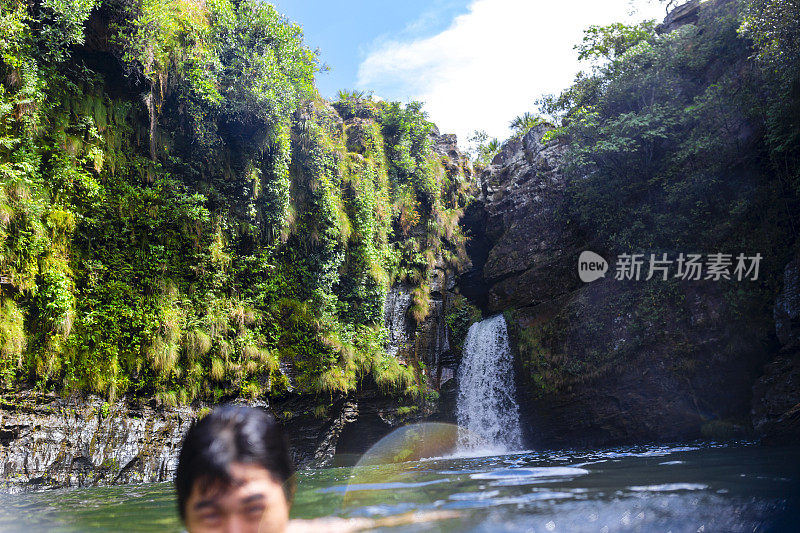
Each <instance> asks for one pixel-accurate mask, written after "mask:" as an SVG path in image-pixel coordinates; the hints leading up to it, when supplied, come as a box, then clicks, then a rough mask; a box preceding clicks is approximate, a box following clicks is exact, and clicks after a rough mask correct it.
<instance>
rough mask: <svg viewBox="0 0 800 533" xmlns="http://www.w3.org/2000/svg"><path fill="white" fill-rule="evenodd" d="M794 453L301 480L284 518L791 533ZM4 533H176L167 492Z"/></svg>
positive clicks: (384, 469)
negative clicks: (424, 515) (436, 516)
mask: <svg viewBox="0 0 800 533" xmlns="http://www.w3.org/2000/svg"><path fill="white" fill-rule="evenodd" d="M798 465H800V449H799V448H761V447H758V446H744V445H735V446H716V445H708V444H697V445H687V446H637V447H625V448H613V449H604V450H594V451H552V452H526V453H520V454H509V455H501V456H487V457H473V458H458V459H453V458H450V459H428V460H423V461H413V462H407V463H400V464H392V465H374V466H364V467H357V468H355V469H353V468H329V469H319V470H306V471H302V472H301V473H300V474H299V476H298V492H297V497H296V500H295V505H294V507H293V510H292V515H293V516H294V517H297V518H316V517H321V516H327V515H336V516H342V517H351V516H357V517H374V518H377V517H384V516H392V515H397V514H402V513H406V512H409V511H423V510H452V511H455V512H456V513H458V516H457V517H456V518H453V519H450V520H447V521H443V522H437V523H431V524H424V525H414V526H404V527H396V528H391V529H388V528H383V529H381V530H380V531H392V532H393V533H397V532H411V531H442V532H449V531H470V532H487V533H488V532H492V533H495V532H499V533H502V532H523V531H525V532H529V531H537V532H538V531H542V532H549V531H570V532H573V531H577V532H580V531H599V532H606V531H609V532H610V531H673V532H676V533H677V532H679V531H687V532H688V531H691V532H696V531H706V532H708V531H795V529H793V527H794V526H795V522H796V520H795V518H797V515H796V513H795V512H794V510H795V508H794V507H793V500H792V499H793V498H794V497H796V495H797V492H796V489H797V481H798V478H797V471H796V468H797V466H798ZM0 530H2V531H25V532H26V533H32V532H35V531H95V532H106V531H108V532H110V531H121V530H122V531H176V532H177V531H180V530H181V527H180V524H179V522H178V520H177V518H176V512H175V504H174V496H173V493H172V487H171V485H169V484H147V485H133V486H125V487H106V488H82V489H61V490H53V491H46V492H37V493H27V494H12V495H2V496H0Z"/></svg>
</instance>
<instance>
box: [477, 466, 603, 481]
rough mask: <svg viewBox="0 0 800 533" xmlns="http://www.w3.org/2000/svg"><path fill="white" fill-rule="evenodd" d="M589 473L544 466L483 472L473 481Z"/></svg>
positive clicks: (573, 468)
mask: <svg viewBox="0 0 800 533" xmlns="http://www.w3.org/2000/svg"><path fill="white" fill-rule="evenodd" d="M588 473H589V471H588V470H586V469H585V468H575V467H571V466H542V467H538V468H501V469H499V470H492V471H491V472H481V473H479V474H472V475H471V476H470V477H471V478H472V479H487V480H498V481H506V480H531V481H533V480H537V479H543V478H565V477H575V476H583V475H585V474H588Z"/></svg>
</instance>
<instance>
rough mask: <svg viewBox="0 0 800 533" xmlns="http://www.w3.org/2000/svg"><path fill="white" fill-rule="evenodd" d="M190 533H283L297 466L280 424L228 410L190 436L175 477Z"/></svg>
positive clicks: (256, 413)
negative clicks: (234, 532)
mask: <svg viewBox="0 0 800 533" xmlns="http://www.w3.org/2000/svg"><path fill="white" fill-rule="evenodd" d="M175 489H176V491H177V493H178V510H179V512H180V515H181V519H183V523H184V525H185V526H186V529H187V531H188V532H189V533H201V532H221V531H226V532H233V531H237V532H259V533H282V532H284V531H285V530H286V526H287V524H288V521H289V507H290V505H291V501H292V497H293V496H294V489H295V485H294V465H293V464H292V460H291V458H290V457H289V445H288V443H287V441H286V438H285V437H284V435H283V432H282V431H281V429H280V427H279V426H278V424H277V422H275V419H274V418H273V417H272V416H271V415H270V414H268V413H267V412H266V411H264V410H262V409H256V408H252V407H243V406H233V405H226V406H221V407H218V408H216V409H214V410H213V411H212V412H211V413H210V414H208V415H207V416H206V417H205V418H203V419H202V420H200V421H199V422H197V423H196V424H194V425H193V426H192V427H191V429H189V431H188V432H187V433H186V438H185V439H184V442H183V446H182V447H181V451H180V455H179V456H178V468H177V471H176V473H175Z"/></svg>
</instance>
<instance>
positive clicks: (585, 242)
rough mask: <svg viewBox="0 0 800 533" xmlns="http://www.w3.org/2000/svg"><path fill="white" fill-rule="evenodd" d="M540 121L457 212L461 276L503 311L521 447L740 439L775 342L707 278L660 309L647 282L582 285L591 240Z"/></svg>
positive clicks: (471, 293)
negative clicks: (730, 315) (729, 314)
mask: <svg viewBox="0 0 800 533" xmlns="http://www.w3.org/2000/svg"><path fill="white" fill-rule="evenodd" d="M548 129H549V126H547V125H541V126H537V127H536V128H534V129H532V130H531V131H530V132H528V133H527V134H526V135H525V136H523V137H521V138H520V139H515V140H511V141H509V142H508V143H506V144H505V145H504V146H503V147H502V148H501V151H500V152H499V153H498V154H497V156H496V157H495V158H494V160H493V161H492V163H491V165H489V166H488V167H487V168H486V169H485V170H484V171H483V172H482V174H481V175H480V177H479V180H480V189H481V190H480V193H479V195H478V198H477V200H476V201H475V202H474V203H473V204H472V206H471V207H470V209H469V211H468V213H467V214H466V216H465V218H464V224H465V225H466V227H467V229H468V230H469V233H470V236H471V242H470V246H469V253H470V257H471V258H472V268H471V269H470V270H469V271H468V272H466V273H465V274H464V275H463V276H461V277H460V278H459V287H460V289H461V291H462V292H463V294H465V295H467V296H468V297H469V298H471V299H472V300H473V301H474V302H476V303H478V304H479V305H480V306H481V307H482V308H483V310H484V314H493V313H498V312H505V313H506V316H507V318H508V319H509V326H510V333H511V335H512V338H513V340H514V345H515V350H516V354H517V364H516V372H517V378H518V379H517V381H518V394H519V396H520V398H519V399H520V406H521V416H522V419H523V426H524V431H525V433H526V439H527V441H528V443H529V445H532V446H575V445H586V446H593V445H610V444H619V443H636V442H643V441H665V440H685V439H693V438H699V437H707V438H727V437H732V436H744V435H747V434H748V432H749V428H750V420H749V411H750V402H751V387H752V384H753V382H754V381H755V380H756V379H757V377H758V376H759V375H760V373H761V369H762V367H763V365H764V364H765V363H766V362H767V361H768V360H769V357H770V355H769V354H770V353H773V352H774V349H775V347H774V343H773V341H772V335H771V333H770V330H771V328H772V327H773V326H772V324H771V321H770V319H769V317H761V318H754V319H752V320H751V321H750V322H748V324H747V327H746V328H742V327H738V326H737V325H735V324H732V323H730V322H729V321H727V320H726V319H725V318H724V315H725V313H724V312H723V311H725V309H726V306H727V305H728V304H727V303H726V301H725V298H724V295H723V294H722V293H721V291H720V290H719V287H718V286H717V285H715V284H714V283H712V282H696V283H694V284H686V285H684V286H681V287H680V289H679V291H681V294H678V295H669V297H667V298H665V299H664V300H663V304H662V303H659V304H649V303H647V302H648V299H649V298H656V297H657V296H656V295H654V294H652V293H650V292H648V289H645V288H644V286H643V285H641V284H636V283H624V282H621V281H616V280H614V279H608V278H606V279H601V280H599V281H596V282H594V283H592V284H584V283H582V282H581V281H580V279H579V278H578V275H577V264H578V256H579V255H580V252H581V251H583V250H585V249H591V242H592V236H591V235H586V234H582V235H581V234H577V233H576V232H575V231H574V230H572V229H571V228H570V227H569V226H567V225H565V224H564V223H563V222H562V221H561V220H560V219H559V218H558V207H559V204H560V203H561V202H562V201H563V199H564V195H565V194H567V184H566V182H565V180H564V178H563V175H562V173H561V171H560V168H561V165H562V157H563V151H564V148H563V147H562V146H560V145H559V144H558V143H557V142H549V143H543V142H542V141H541V139H542V136H543V135H544V134H545V133H546V132H547V131H548ZM595 251H599V252H602V250H595ZM612 269H613V265H612ZM612 277H613V276H612Z"/></svg>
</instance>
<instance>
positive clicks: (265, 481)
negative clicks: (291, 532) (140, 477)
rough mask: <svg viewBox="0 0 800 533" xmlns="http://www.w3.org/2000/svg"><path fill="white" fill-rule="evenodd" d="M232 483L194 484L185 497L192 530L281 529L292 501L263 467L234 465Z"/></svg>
mask: <svg viewBox="0 0 800 533" xmlns="http://www.w3.org/2000/svg"><path fill="white" fill-rule="evenodd" d="M231 476H232V477H233V482H232V483H231V484H230V486H229V487H225V488H222V489H221V488H219V487H215V486H213V485H212V486H210V487H209V488H208V489H207V490H205V491H202V492H201V491H200V489H199V488H198V484H197V483H195V485H194V487H192V492H191V494H190V495H189V499H188V500H187V501H186V529H187V531H189V533H206V532H208V533H211V532H213V533H221V532H227V533H233V532H237V533H239V532H248V533H249V532H252V533H256V532H257V533H282V532H283V531H284V530H285V529H286V524H287V522H288V521H289V502H287V501H286V496H285V495H284V492H283V488H282V487H281V484H280V483H279V482H278V481H276V480H275V478H274V477H273V476H272V475H271V474H270V473H269V472H268V471H267V470H266V469H265V468H263V467H261V466H258V465H252V464H244V463H234V464H232V465H231Z"/></svg>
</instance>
